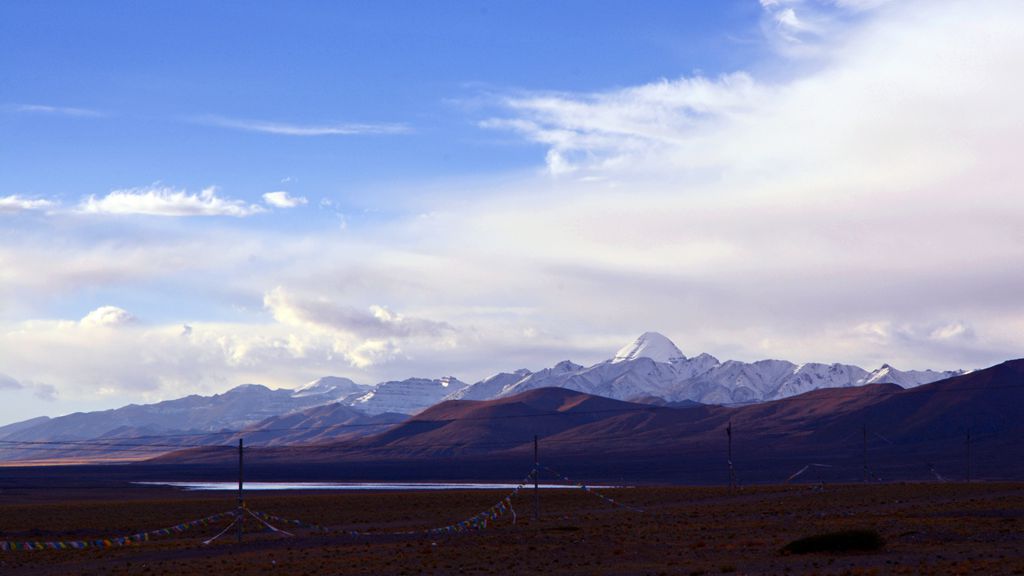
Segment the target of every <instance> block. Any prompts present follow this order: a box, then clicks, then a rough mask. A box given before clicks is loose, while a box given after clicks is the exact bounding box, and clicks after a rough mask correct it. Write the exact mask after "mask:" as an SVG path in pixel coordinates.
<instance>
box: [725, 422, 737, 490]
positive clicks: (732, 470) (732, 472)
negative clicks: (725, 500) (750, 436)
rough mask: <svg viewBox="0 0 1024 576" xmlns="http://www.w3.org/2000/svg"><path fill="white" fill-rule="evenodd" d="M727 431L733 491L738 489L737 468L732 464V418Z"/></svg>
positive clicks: (730, 482)
mask: <svg viewBox="0 0 1024 576" xmlns="http://www.w3.org/2000/svg"><path fill="white" fill-rule="evenodd" d="M725 433H726V435H727V436H728V437H729V491H730V492H732V491H733V490H735V489H736V470H735V469H734V468H733V466H732V420H729V425H728V426H726V428H725Z"/></svg>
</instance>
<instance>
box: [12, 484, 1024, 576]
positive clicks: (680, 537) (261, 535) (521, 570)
mask: <svg viewBox="0 0 1024 576" xmlns="http://www.w3.org/2000/svg"><path fill="white" fill-rule="evenodd" d="M608 493H609V494H610V495H611V496H612V497H614V498H617V499H619V500H621V501H622V502H624V503H628V504H630V505H637V506H641V507H643V508H644V510H645V511H644V512H643V513H635V512H630V511H627V510H624V509H621V508H616V507H613V506H610V505H609V504H607V503H606V502H604V501H602V500H600V499H598V498H595V497H594V496H593V495H591V494H587V493H585V492H583V491H581V490H578V489H567V490H564V491H562V490H556V491H545V492H542V494H541V512H542V515H541V519H540V520H539V521H533V519H532V517H531V515H532V514H531V512H532V495H530V494H528V493H524V494H520V495H519V496H518V497H517V498H516V500H515V506H516V511H517V513H518V522H517V523H516V524H512V522H511V517H510V516H504V517H502V518H501V519H499V520H498V521H497V522H495V523H494V524H492V525H491V526H490V527H489V528H488V529H486V530H483V531H472V532H466V533H460V534H453V535H444V536H424V535H417V536H389V535H386V534H384V533H386V532H390V531H402V530H418V529H425V528H431V527H435V526H441V525H445V524H449V523H452V522H456V521H458V520H462V519H465V518H467V517H469V516H472V515H474V514H476V513H477V512H480V511H481V510H483V509H486V508H488V507H490V506H491V505H492V504H494V503H495V502H496V501H497V500H499V499H500V498H502V497H504V496H505V495H506V494H507V492H499V491H444V492H430V493H427V492H415V493H409V492H406V493H393V492H383V493H351V492H348V493H318V494H314V493H292V494H281V493H251V494H249V495H248V498H247V500H248V504H249V507H250V508H251V509H253V510H258V511H262V512H267V513H270V514H275V515H279V516H282V517H288V518H297V519H302V520H305V521H307V522H313V523H318V524H322V525H326V526H331V527H337V528H339V529H342V530H359V531H367V532H375V533H378V535H374V536H361V537H351V536H346V535H336V534H331V535H324V534H315V533H312V532H309V531H303V530H298V529H296V530H294V532H295V536H294V537H291V538H288V537H283V536H281V535H277V534H274V533H270V532H266V531H258V530H257V528H258V526H257V523H256V522H255V521H254V520H253V521H249V522H247V524H246V529H247V532H246V534H245V539H244V542H243V543H242V544H238V543H237V542H235V539H234V538H233V537H224V538H221V539H220V540H218V541H216V542H214V543H212V544H210V545H207V546H204V545H203V544H202V543H201V541H202V540H203V539H205V538H209V537H210V536H212V535H213V534H215V533H216V532H217V531H219V530H220V529H221V528H220V527H216V526H207V527H200V528H197V529H195V530H194V531H189V532H185V533H184V534H181V535H171V536H167V537H162V538H159V539H157V540H155V541H151V542H147V543H144V544H140V545H132V546H127V547H123V548H110V549H90V550H42V551H17V552H2V553H0V574H3V575H4V576H7V575H12V576H14V575H22V574H39V575H61V576H71V575H87V574H92V575H101V574H103V575H106V574H115V575H125V574H146V575H156V574H173V575H176V576H188V575H199V574H201V575H203V576H212V575H219V574H238V575H263V574H268V575H269V574H287V575H331V574H399V575H401V574H579V575H590V574H593V575H613V574H615V575H618V574H621V575H626V574H630V575H632V574H673V575H675V574H686V575H690V574H733V573H734V574H1024V484H1017V483H1014V484H1009V483H999V484H994V483H974V484H872V485H831V486H825V487H824V490H823V491H819V490H817V489H814V488H813V487H812V486H809V485H788V486H756V487H746V488H743V489H741V490H739V491H736V492H730V491H728V490H727V489H725V488H707V487H704V488H695V487H638V488H630V489H617V490H609V491H608ZM233 506H234V501H233V495H229V494H227V493H225V494H222V495H221V494H217V495H211V494H210V493H205V494H199V493H183V492H176V491H171V490H168V489H161V488H118V489H116V490H112V489H111V490H103V489H90V490H88V491H81V492H73V491H72V492H64V491H41V490H39V489H21V490H19V489H9V490H4V491H3V492H0V540H58V539H88V538H98V537H102V536H105V535H109V536H116V535H121V534H131V533H134V532H138V531H141V530H150V529H154V528H160V527H165V526H171V525H175V524H178V523H180V522H184V521H187V520H191V519H194V518H199V517H203V516H206V515H209V514H213V513H216V512H222V511H225V510H230V509H231V508H233ZM222 526H223V525H221V527H222ZM289 529H290V528H289ZM851 529H871V530H877V531H878V533H880V534H881V536H882V537H883V538H884V539H885V541H886V544H885V546H884V547H883V548H882V549H881V550H878V551H875V552H847V553H815V554H801V555H795V554H789V555H787V554H783V553H781V552H780V549H781V548H782V547H783V546H785V545H786V544H787V543H788V542H791V541H793V540H795V539H797V538H800V537H804V536H808V535H814V534H821V533H827V532H834V531H840V530H851Z"/></svg>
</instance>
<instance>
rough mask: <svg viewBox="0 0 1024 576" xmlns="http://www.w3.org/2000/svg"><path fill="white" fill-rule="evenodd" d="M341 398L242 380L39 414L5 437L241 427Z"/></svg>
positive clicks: (77, 437) (73, 436) (70, 436)
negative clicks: (225, 386) (147, 400)
mask: <svg viewBox="0 0 1024 576" xmlns="http://www.w3.org/2000/svg"><path fill="white" fill-rule="evenodd" d="M336 400H337V398H336V397H335V396H332V395H329V394H319V395H317V394H310V395H307V396H303V397H298V398H296V397H294V396H293V391H292V390H287V389H278V390H271V389H270V388H267V387H266V386H261V385H259V384H243V385H241V386H236V387H235V388H232V389H231V390H228V391H227V392H224V393H223V394H214V395H213V396H200V395H197V394H193V395H191V396H185V397H184V398H178V399H175V400H165V401H163V402H157V403H155V404H129V405H128V406H124V407H121V408H117V409H113V410H102V411H99V412H76V413H74V414H68V415H67V416H60V417H58V418H49V419H36V420H35V421H34V422H35V423H34V424H33V421H27V422H25V423H21V424H20V425H19V426H18V427H17V428H16V429H14V431H12V432H10V433H8V434H5V436H4V439H5V440H22V441H27V440H88V439H93V438H99V437H104V436H111V435H115V436H116V435H120V436H132V435H138V434H140V433H146V434H164V433H170V432H216V431H219V430H224V429H229V430H236V429H240V428H243V427H245V426H248V425H250V424H254V423H256V422H259V421H261V420H264V419H266V418H270V417H272V416H278V415H281V414H287V413H289V412H293V411H296V410H301V409H304V408H309V407H312V406H318V405H321V404H327V403H330V402H334V401H336ZM30 424H32V425H30ZM7 429H8V430H10V429H11V428H7ZM118 431H120V432H118ZM140 431H144V432H140Z"/></svg>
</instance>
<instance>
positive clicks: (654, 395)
mask: <svg viewBox="0 0 1024 576" xmlns="http://www.w3.org/2000/svg"><path fill="white" fill-rule="evenodd" d="M960 373H961V372H934V371H931V370H925V371H910V372H901V371H898V370H895V369H894V368H891V367H889V366H883V367H882V368H880V369H879V370H876V371H874V372H870V373H869V372H868V371H867V370H864V369H863V368H860V367H857V366H852V365H847V364H818V363H808V364H800V365H797V364H794V363H792V362H787V361H785V360H759V361H757V362H740V361H738V360H729V361H727V362H719V361H718V359H717V358H715V357H714V356H711V355H709V354H700V355H698V356H695V357H693V358H687V357H686V356H684V355H683V353H682V352H681V351H680V350H679V348H678V347H677V346H676V345H675V344H673V343H672V341H671V340H669V339H668V338H666V337H665V336H663V335H661V334H658V333H657V332H646V333H644V334H642V335H641V336H640V337H639V338H637V339H636V340H634V341H633V342H631V343H629V344H628V345H626V346H624V347H623V348H622V349H620V350H619V351H618V352H617V353H616V354H615V356H614V357H613V358H612V359H610V360H605V361H604V362H599V363H597V364H594V365H593V366H590V367H584V366H581V365H578V364H573V363H572V362H569V361H567V360H566V361H563V362H559V363H558V364H556V365H555V366H554V367H552V368H548V369H545V370H540V371H538V372H535V373H533V374H528V375H527V376H525V377H524V378H521V379H518V380H515V381H513V382H511V383H510V384H506V385H505V386H504V387H502V388H501V390H500V392H498V393H497V394H496V395H495V396H491V397H505V396H511V395H513V394H518V393H520V392H525V391H526V390H532V389H535V388H544V387H558V388H568V389H570V390H576V391H579V392H584V393H587V394H596V395H599V396H605V397H608V398H614V399H617V400H629V401H637V400H641V399H648V400H649V399H661V400H663V401H665V402H682V401H695V402H702V403H705V404H737V403H752V402H763V401H766V400H778V399H781V398H787V397H789V396H795V395H797V394H803V393H804V392H809V391H811V390H817V389H819V388H839V387H849V386H861V385H864V384H871V383H876V382H888V383H894V384H899V385H901V386H904V387H910V386H917V385H921V384H927V383H929V382H934V381H936V380H941V379H944V378H948V377H951V376H955V375H957V374H960ZM503 381H504V380H503ZM477 386H479V383H478V384H476V385H474V386H471V387H470V388H469V389H468V390H467V391H466V392H465V394H467V395H468V394H472V395H473V396H472V397H473V398H474V399H488V394H490V393H492V391H493V390H496V389H497V386H494V385H488V386H487V387H483V386H481V387H480V388H479V389H478V388H477Z"/></svg>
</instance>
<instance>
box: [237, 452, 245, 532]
mask: <svg viewBox="0 0 1024 576" xmlns="http://www.w3.org/2000/svg"><path fill="white" fill-rule="evenodd" d="M242 450H243V449H242V439H241V438H239V439H238V543H239V544H241V543H242V524H243V523H244V522H245V519H244V516H242V514H243V513H244V507H245V500H244V499H243V497H242V480H243V476H242Z"/></svg>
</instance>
